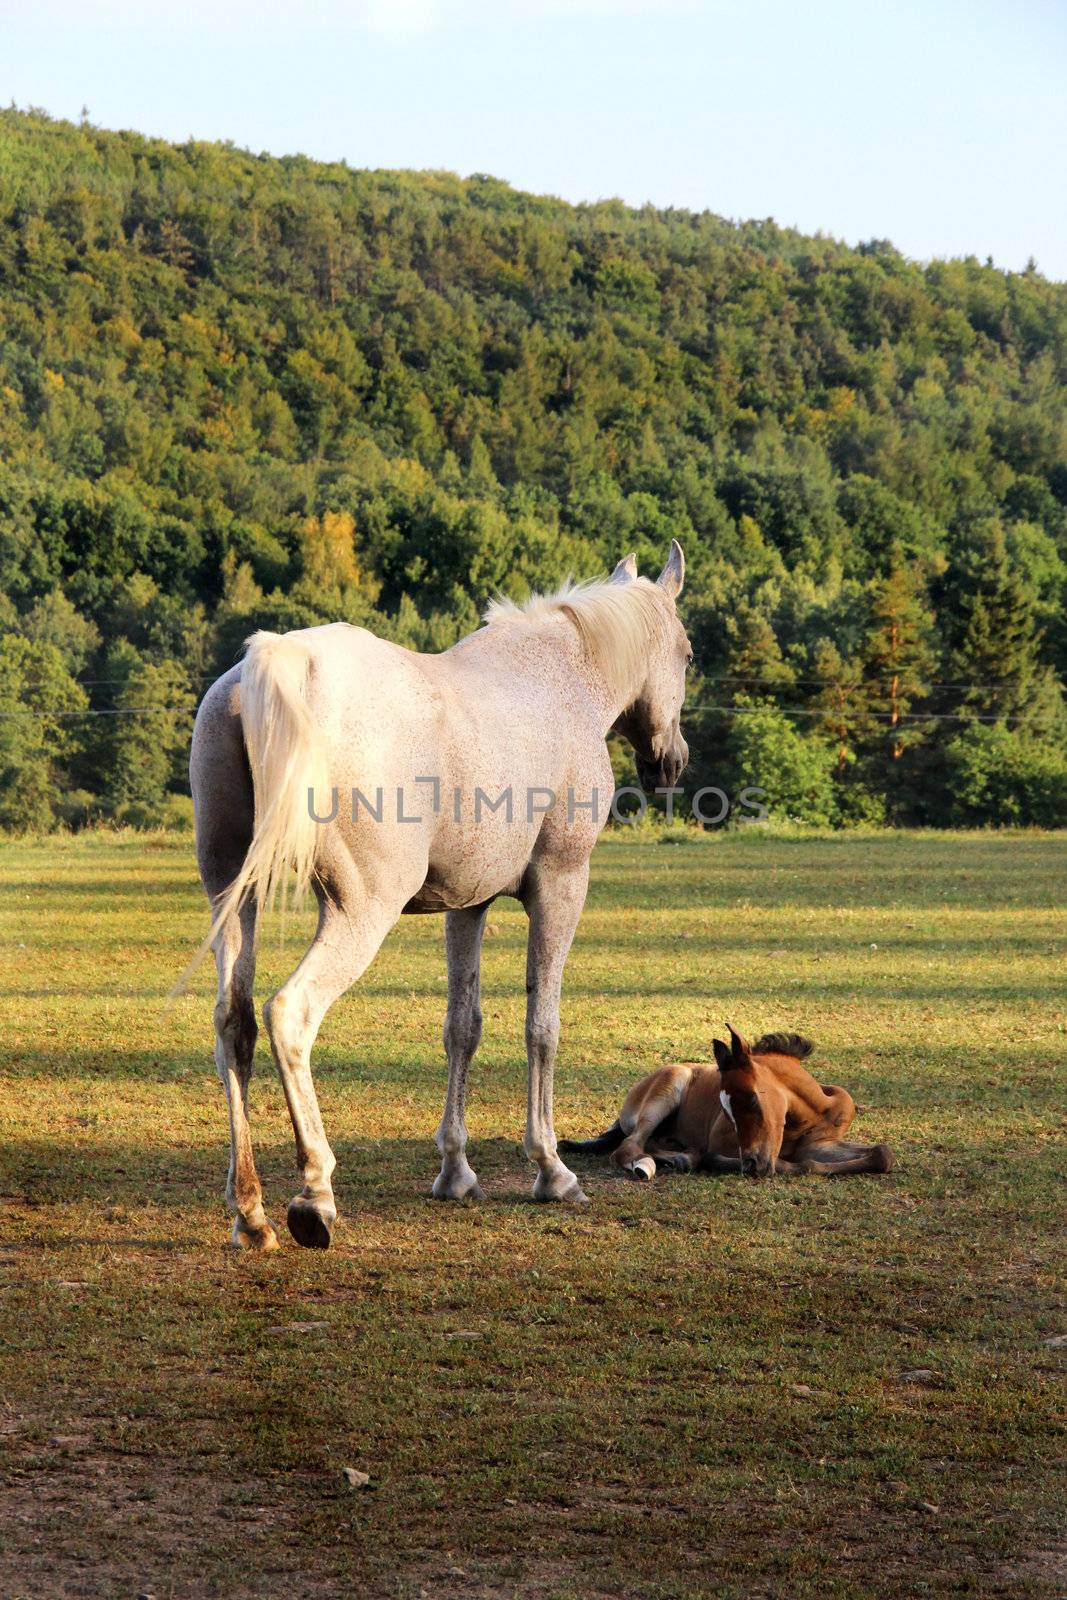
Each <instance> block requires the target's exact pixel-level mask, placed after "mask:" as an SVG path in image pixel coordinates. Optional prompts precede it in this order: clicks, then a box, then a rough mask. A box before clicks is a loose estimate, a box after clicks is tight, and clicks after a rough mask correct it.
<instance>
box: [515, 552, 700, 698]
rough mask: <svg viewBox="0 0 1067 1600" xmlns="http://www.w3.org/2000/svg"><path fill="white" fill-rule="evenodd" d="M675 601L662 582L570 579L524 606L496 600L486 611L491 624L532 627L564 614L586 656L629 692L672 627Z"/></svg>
mask: <svg viewBox="0 0 1067 1600" xmlns="http://www.w3.org/2000/svg"><path fill="white" fill-rule="evenodd" d="M669 613H670V602H669V600H668V598H667V596H666V595H665V594H664V592H663V590H662V589H661V588H660V586H659V584H658V583H653V582H652V580H651V579H650V578H633V579H631V580H630V582H628V583H613V582H612V581H611V579H610V578H594V579H586V580H585V581H584V582H581V583H573V582H571V581H569V580H568V582H566V583H565V584H564V585H563V587H562V588H560V589H557V590H556V591H555V592H554V593H553V594H533V595H531V596H530V598H529V599H528V600H524V601H523V602H522V604H521V605H520V604H516V602H515V601H514V600H505V599H503V598H498V599H496V600H491V601H490V602H489V605H488V607H487V608H486V612H485V620H486V622H487V623H489V625H490V626H494V625H498V624H501V623H520V624H524V625H526V626H528V627H536V626H537V624H539V623H542V622H545V621H549V620H551V619H552V618H553V617H559V616H563V617H566V618H567V619H568V621H570V622H572V623H573V624H574V626H575V628H576V629H577V631H578V635H579V638H580V639H581V641H582V644H583V646H584V647H585V650H586V652H587V654H588V655H589V656H590V657H591V658H592V660H593V661H594V662H595V663H596V665H597V666H598V667H599V668H600V670H601V672H603V674H604V676H605V677H606V678H607V679H608V681H609V682H610V683H611V684H612V685H613V686H616V687H618V688H619V689H621V690H625V689H626V688H627V687H628V686H629V685H630V684H632V683H633V682H634V680H635V678H636V677H637V676H638V669H639V667H640V665H641V663H642V662H644V661H646V660H647V658H648V649H649V645H650V644H651V643H652V641H653V640H654V639H655V638H656V637H657V635H662V634H663V633H664V632H665V630H666V628H667V624H668V619H669Z"/></svg>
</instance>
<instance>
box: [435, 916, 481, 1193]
mask: <svg viewBox="0 0 1067 1600" xmlns="http://www.w3.org/2000/svg"><path fill="white" fill-rule="evenodd" d="M488 910H489V902H488V901H487V902H486V904H485V905H483V906H473V907H472V908H471V909H469V910H464V911H449V912H448V913H447V914H446V916H445V954H446V957H447V960H448V1012H447V1014H446V1016H445V1032H444V1042H445V1052H446V1054H447V1056H448V1089H447V1091H446V1093H445V1109H444V1115H443V1116H442V1118H441V1126H440V1127H439V1128H438V1130H437V1148H438V1150H440V1152H441V1171H440V1172H439V1173H438V1175H437V1177H436V1178H435V1180H434V1186H433V1194H434V1199H435V1200H480V1199H481V1198H482V1191H481V1189H479V1187H478V1178H477V1176H476V1174H475V1172H474V1170H473V1168H472V1167H471V1166H470V1164H469V1163H468V1161H467V1155H466V1150H467V1124H466V1122H465V1120H464V1115H463V1107H464V1101H465V1099H466V1093H467V1068H468V1067H469V1066H470V1064H471V1061H472V1060H473V1058H474V1052H475V1051H476V1050H477V1048H478V1045H479V1043H480V1042H481V1037H482V1008H481V981H480V969H481V960H482V934H483V933H484V932H485V918H486V913H487V912H488Z"/></svg>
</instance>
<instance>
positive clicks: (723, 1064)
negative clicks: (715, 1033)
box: [711, 1039, 732, 1072]
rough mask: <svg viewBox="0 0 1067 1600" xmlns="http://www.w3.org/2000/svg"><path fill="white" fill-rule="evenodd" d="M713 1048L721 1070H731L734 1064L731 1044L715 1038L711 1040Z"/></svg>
mask: <svg viewBox="0 0 1067 1600" xmlns="http://www.w3.org/2000/svg"><path fill="white" fill-rule="evenodd" d="M711 1048H712V1049H713V1050H714V1052H715V1061H716V1064H717V1066H718V1068H719V1071H720V1072H727V1071H729V1069H730V1066H731V1065H732V1060H731V1056H730V1046H729V1045H728V1044H723V1042H722V1040H721V1039H713V1040H712V1041H711Z"/></svg>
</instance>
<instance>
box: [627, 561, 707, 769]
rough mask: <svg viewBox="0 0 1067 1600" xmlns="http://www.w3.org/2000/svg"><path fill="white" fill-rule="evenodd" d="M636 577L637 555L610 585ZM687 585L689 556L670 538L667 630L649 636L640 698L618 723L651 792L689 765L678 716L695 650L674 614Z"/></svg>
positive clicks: (664, 594) (660, 585) (664, 595)
mask: <svg viewBox="0 0 1067 1600" xmlns="http://www.w3.org/2000/svg"><path fill="white" fill-rule="evenodd" d="M636 578H637V561H636V559H635V558H634V557H633V556H627V557H626V559H625V561H620V562H619V564H618V566H617V567H616V568H615V571H614V572H613V573H612V575H611V581H612V583H633V582H634V581H635V580H636ZM641 581H642V583H644V582H646V580H644V579H642V580H641ZM684 581H685V557H684V556H683V554H682V547H681V545H680V544H679V543H678V541H677V539H672V540H671V553H670V555H669V556H668V558H667V565H666V566H665V567H664V569H663V571H662V572H661V573H660V575H659V578H658V579H657V580H656V588H657V589H658V591H659V595H660V598H661V600H662V601H663V602H664V604H663V607H662V609H663V618H662V620H663V626H662V627H661V628H657V629H656V630H655V632H654V633H653V635H652V636H651V638H650V640H649V644H648V650H647V653H646V654H645V655H644V656H643V658H642V672H643V677H642V680H641V684H640V687H639V689H638V692H637V696H636V698H635V699H634V700H633V701H632V702H631V704H630V705H628V706H627V707H626V709H625V710H624V711H623V713H622V716H621V717H619V718H618V720H617V721H616V723H615V728H616V730H617V732H619V733H621V734H622V735H623V736H624V738H626V739H628V740H629V741H630V743H631V744H632V745H633V747H634V755H635V757H636V759H637V775H638V777H639V778H640V779H641V785H642V787H643V788H645V789H647V790H649V791H651V790H653V789H656V788H669V787H671V786H672V785H673V784H676V783H677V782H678V779H679V778H680V777H681V775H682V773H683V772H684V771H685V768H686V765H687V763H688V761H689V746H688V745H687V744H686V742H685V740H684V739H683V738H682V730H681V726H680V718H681V714H682V701H683V700H684V699H685V673H686V668H687V667H688V665H689V663H690V662H691V661H692V659H693V652H692V649H691V648H690V645H689V640H688V639H687V637H686V632H685V629H684V628H683V627H682V624H681V622H680V620H679V618H678V614H677V612H676V611H675V601H676V600H677V598H678V596H679V595H680V594H681V592H682V584H683V583H684Z"/></svg>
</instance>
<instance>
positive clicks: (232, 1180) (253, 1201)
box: [215, 902, 278, 1250]
mask: <svg viewBox="0 0 1067 1600" xmlns="http://www.w3.org/2000/svg"><path fill="white" fill-rule="evenodd" d="M255 917H256V913H255V906H254V904H252V903H248V902H246V904H245V905H244V906H243V907H242V908H241V911H240V914H239V916H234V917H230V918H229V920H228V921H227V922H225V923H224V924H223V926H222V927H221V928H220V929H219V931H218V934H217V936H216V938H215V964H216V966H217V968H218V974H219V992H218V1001H217V1003H216V1005H215V1065H216V1067H217V1068H218V1073H219V1077H220V1079H221V1080H222V1087H223V1088H224V1089H225V1091H226V1100H227V1103H228V1105H229V1110H230V1171H229V1176H228V1177H227V1179H226V1203H227V1205H228V1206H229V1208H230V1210H231V1211H232V1212H233V1213H234V1218H233V1243H234V1244H235V1245H236V1246H238V1247H239V1248H243V1249H246V1250H277V1248H278V1236H277V1234H276V1233H275V1231H274V1229H273V1228H272V1227H271V1225H270V1223H269V1222H268V1221H267V1217H266V1214H265V1212H264V1210H263V1191H262V1190H261V1188H260V1184H259V1174H258V1173H257V1171H256V1163H255V1159H254V1157H253V1155H252V1135H251V1132H250V1130H249V1126H248V1080H249V1079H250V1078H251V1076H252V1052H253V1051H254V1050H255V1047H256V1013H255V1009H254V1007H253V1005H252V980H253V976H254V974H255V966H256V956H255V949H254V945H253V939H254V933H255Z"/></svg>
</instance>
